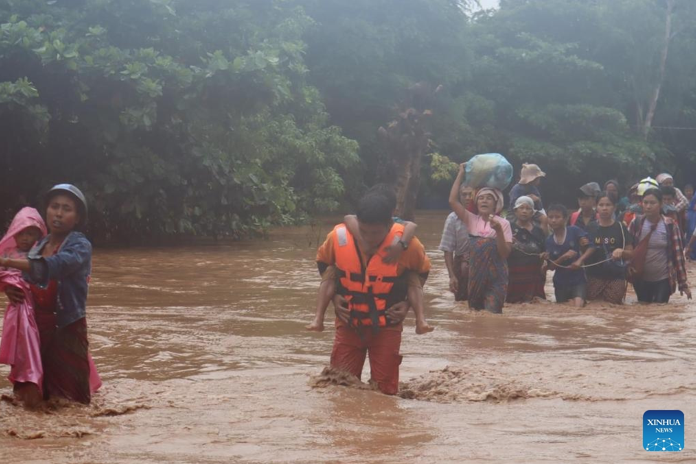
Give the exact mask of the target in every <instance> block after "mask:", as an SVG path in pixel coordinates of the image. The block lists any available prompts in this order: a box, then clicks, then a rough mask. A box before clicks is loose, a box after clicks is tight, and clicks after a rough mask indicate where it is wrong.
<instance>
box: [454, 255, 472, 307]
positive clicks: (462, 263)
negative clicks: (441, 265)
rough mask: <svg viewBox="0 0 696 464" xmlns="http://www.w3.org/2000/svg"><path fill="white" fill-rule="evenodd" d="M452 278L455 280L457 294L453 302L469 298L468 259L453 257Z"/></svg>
mask: <svg viewBox="0 0 696 464" xmlns="http://www.w3.org/2000/svg"><path fill="white" fill-rule="evenodd" d="M454 277H455V278H456V279H457V284H458V286H457V293H455V294H454V301H466V300H467V299H468V298H469V257H468V256H467V257H466V258H465V257H464V256H456V255H455V256H454Z"/></svg>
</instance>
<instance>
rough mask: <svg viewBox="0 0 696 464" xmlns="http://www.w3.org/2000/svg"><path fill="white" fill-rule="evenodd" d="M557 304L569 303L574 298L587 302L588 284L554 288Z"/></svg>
mask: <svg viewBox="0 0 696 464" xmlns="http://www.w3.org/2000/svg"><path fill="white" fill-rule="evenodd" d="M553 290H554V294H555V296H556V303H567V302H568V301H570V300H572V299H574V298H582V299H583V300H587V284H586V283H585V282H580V283H577V284H574V285H564V286H562V287H559V286H554V289H553Z"/></svg>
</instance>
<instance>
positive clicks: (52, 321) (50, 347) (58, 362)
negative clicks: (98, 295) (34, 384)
mask: <svg viewBox="0 0 696 464" xmlns="http://www.w3.org/2000/svg"><path fill="white" fill-rule="evenodd" d="M49 238H50V236H48V237H46V239H44V240H42V241H40V242H39V243H38V244H37V245H36V246H35V247H34V248H33V249H32V251H31V252H30V253H29V259H30V263H31V266H32V269H31V272H30V273H25V274H24V276H25V279H27V280H29V281H30V282H31V283H32V285H31V293H32V296H33V299H34V313H35V316H36V325H37V327H38V329H39V338H40V340H41V362H42V364H43V369H44V380H43V387H44V397H46V398H48V397H50V396H60V397H63V398H67V399H69V400H72V401H77V402H79V403H84V404H89V402H90V401H91V397H92V393H94V392H95V391H97V390H98V389H99V387H101V380H100V379H99V375H98V374H97V371H96V368H95V366H94V362H93V361H92V358H91V357H90V355H89V342H88V339H87V319H86V317H85V316H84V314H85V311H86V302H87V285H88V279H89V275H90V272H91V268H92V266H91V262H92V246H91V244H90V243H89V242H88V241H87V239H86V238H85V236H84V235H82V234H81V233H79V232H71V233H70V234H69V235H68V236H67V237H66V238H65V240H64V241H63V243H62V244H61V245H60V246H59V247H58V248H57V249H56V251H55V252H54V254H53V255H52V256H48V257H42V256H41V253H42V250H43V248H44V247H45V246H46V244H47V243H48V240H49ZM80 279H82V280H83V281H82V282H78V280H80ZM80 315H82V317H79V316H80ZM66 321H69V322H66Z"/></svg>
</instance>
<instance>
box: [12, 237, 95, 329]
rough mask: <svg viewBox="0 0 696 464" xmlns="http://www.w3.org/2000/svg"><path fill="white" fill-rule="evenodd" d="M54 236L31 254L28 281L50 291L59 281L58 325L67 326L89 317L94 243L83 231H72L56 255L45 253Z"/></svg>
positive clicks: (41, 243)
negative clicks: (88, 296) (89, 287)
mask: <svg viewBox="0 0 696 464" xmlns="http://www.w3.org/2000/svg"><path fill="white" fill-rule="evenodd" d="M49 240H50V235H48V236H46V237H44V239H43V240H41V241H39V243H37V244H36V245H35V246H34V248H32V250H31V251H30V252H29V256H28V258H29V263H30V264H31V270H30V271H29V272H25V273H24V274H23V276H24V280H26V281H27V282H29V283H32V284H34V285H37V286H39V287H42V288H46V287H47V286H48V283H49V282H50V281H51V280H57V281H58V300H57V305H58V306H57V307H58V310H57V317H56V324H57V326H58V327H66V326H68V325H69V324H71V323H73V322H75V321H77V320H78V319H82V318H83V317H85V316H86V315H87V291H88V284H89V276H90V274H91V273H92V244H91V243H89V240H87V238H86V237H85V236H84V235H83V234H82V233H80V232H71V233H70V234H69V235H68V236H67V237H66V238H65V240H64V241H63V244H62V245H61V247H60V249H59V250H58V251H57V252H56V254H54V255H53V256H48V257H46V258H44V257H42V256H41V253H42V251H43V249H44V247H45V246H46V244H47V243H48V241H49Z"/></svg>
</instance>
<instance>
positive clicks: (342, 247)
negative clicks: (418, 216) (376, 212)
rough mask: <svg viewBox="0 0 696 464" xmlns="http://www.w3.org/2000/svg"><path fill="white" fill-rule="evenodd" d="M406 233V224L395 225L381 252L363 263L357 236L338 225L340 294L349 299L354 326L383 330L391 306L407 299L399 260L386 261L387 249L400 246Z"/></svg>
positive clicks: (336, 250) (336, 246)
mask: <svg viewBox="0 0 696 464" xmlns="http://www.w3.org/2000/svg"><path fill="white" fill-rule="evenodd" d="M403 233H404V226H403V225H401V224H394V225H393V226H392V228H391V230H390V231H389V233H388V234H387V237H386V238H385V239H384V241H383V242H382V244H381V245H380V246H379V249H378V251H377V253H375V254H374V255H373V256H371V257H370V259H369V260H368V261H367V263H363V261H362V258H361V256H360V253H359V251H358V247H357V244H356V240H355V237H353V235H352V234H351V233H350V231H348V228H347V227H346V226H345V224H339V225H338V226H336V227H335V228H334V230H333V246H334V256H335V259H336V272H337V277H338V285H337V293H338V294H340V295H343V296H344V298H345V299H346V301H347V302H348V308H349V309H350V325H351V326H352V327H355V328H360V327H365V326H367V327H371V329H372V330H373V331H374V332H377V331H379V328H380V327H386V326H387V325H388V323H387V318H386V310H387V308H389V307H390V306H391V305H393V304H395V303H397V302H398V301H403V300H404V299H405V298H406V292H407V286H406V280H405V278H404V277H399V275H398V274H397V271H398V263H393V264H387V263H385V262H384V261H383V258H384V257H386V252H385V251H384V249H385V248H386V247H388V246H390V245H396V244H397V243H398V242H399V241H400V240H401V237H402V236H403Z"/></svg>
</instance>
